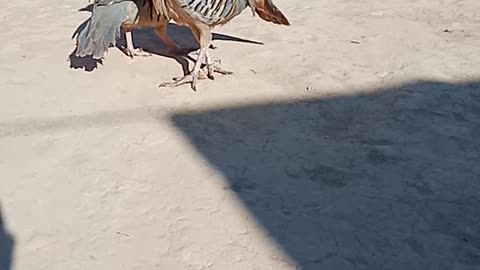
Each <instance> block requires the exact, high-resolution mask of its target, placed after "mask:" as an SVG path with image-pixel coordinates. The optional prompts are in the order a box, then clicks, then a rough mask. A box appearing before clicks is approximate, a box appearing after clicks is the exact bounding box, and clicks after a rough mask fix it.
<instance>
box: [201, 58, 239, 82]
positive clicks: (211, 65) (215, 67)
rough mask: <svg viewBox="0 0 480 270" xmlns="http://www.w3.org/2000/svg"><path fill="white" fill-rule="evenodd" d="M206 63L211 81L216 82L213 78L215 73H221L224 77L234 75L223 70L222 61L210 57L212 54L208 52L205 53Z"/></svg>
mask: <svg viewBox="0 0 480 270" xmlns="http://www.w3.org/2000/svg"><path fill="white" fill-rule="evenodd" d="M205 61H206V62H207V77H208V78H209V79H210V80H215V77H214V76H213V73H214V72H217V73H220V74H222V75H231V74H233V72H232V71H228V70H224V69H223V68H221V67H220V60H213V59H212V58H211V57H210V54H209V53H208V51H206V52H205Z"/></svg>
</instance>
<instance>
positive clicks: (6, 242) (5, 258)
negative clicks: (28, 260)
mask: <svg viewBox="0 0 480 270" xmlns="http://www.w3.org/2000/svg"><path fill="white" fill-rule="evenodd" d="M13 247H14V239H13V236H12V235H11V234H10V233H8V231H7V230H6V228H5V224H4V222H3V217H2V209H1V205H0V269H1V270H10V269H11V267H12V261H13Z"/></svg>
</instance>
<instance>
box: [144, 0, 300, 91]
mask: <svg viewBox="0 0 480 270" xmlns="http://www.w3.org/2000/svg"><path fill="white" fill-rule="evenodd" d="M150 1H151V2H152V5H153V6H155V7H156V8H157V9H161V8H162V7H166V10H167V12H168V17H169V18H172V19H173V20H174V21H176V22H177V23H179V24H183V25H187V26H188V27H190V29H191V30H192V33H193V35H194V36H195V38H196V39H197V41H198V42H199V43H200V50H199V54H198V59H197V61H196V62H195V66H194V67H193V70H192V72H191V73H190V74H189V75H186V76H185V77H183V78H182V79H180V80H178V81H176V82H174V83H162V84H161V85H160V86H179V85H182V84H184V83H191V84H192V89H193V90H195V89H196V81H197V78H198V74H199V72H200V66H201V64H202V62H203V60H204V59H205V60H206V62H207V68H208V74H207V76H208V77H209V78H210V79H213V72H214V71H216V72H219V73H222V74H231V72H228V71H225V70H223V69H221V68H220V67H218V66H217V65H215V64H214V63H212V61H211V58H210V56H209V53H208V51H207V48H208V46H210V41H211V38H212V35H211V33H210V31H211V29H212V28H213V27H215V26H217V25H222V24H225V23H227V22H229V21H230V20H232V19H233V18H234V17H236V16H237V15H239V14H240V13H241V12H242V11H243V10H245V9H246V8H247V7H249V8H250V9H251V10H252V13H253V15H255V14H258V15H259V16H260V18H262V19H264V20H265V21H268V22H272V23H275V24H282V25H290V23H289V22H288V20H287V18H286V17H285V15H283V13H282V12H281V11H280V10H279V9H278V8H277V7H276V6H275V5H274V4H273V3H272V1H271V0H150Z"/></svg>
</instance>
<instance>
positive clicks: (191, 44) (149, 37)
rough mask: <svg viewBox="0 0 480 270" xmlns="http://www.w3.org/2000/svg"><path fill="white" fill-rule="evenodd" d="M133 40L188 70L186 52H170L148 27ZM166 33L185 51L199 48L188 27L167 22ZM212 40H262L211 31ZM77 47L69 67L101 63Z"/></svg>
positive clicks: (121, 40)
mask: <svg viewBox="0 0 480 270" xmlns="http://www.w3.org/2000/svg"><path fill="white" fill-rule="evenodd" d="M92 10H93V4H89V5H87V6H86V7H84V8H81V9H79V10H78V11H80V12H90V13H91V12H92ZM88 20H89V19H87V20H85V21H84V22H82V23H81V24H80V25H79V26H77V28H76V29H75V31H74V32H73V34H72V36H71V38H72V39H76V37H77V36H78V34H79V33H80V32H81V31H82V30H83V29H85V27H86V26H87V23H88ZM132 35H133V40H134V44H135V47H137V48H142V49H143V50H144V51H146V52H149V53H151V54H152V55H157V56H162V57H166V58H171V59H173V60H175V61H176V62H177V63H178V64H180V66H181V67H182V70H183V73H184V74H187V73H188V72H189V69H188V61H187V60H192V59H190V58H189V57H188V56H187V55H186V54H185V55H177V54H173V53H170V52H169V51H168V49H167V46H166V45H165V44H164V43H163V42H162V41H161V40H160V38H158V37H157V36H156V34H155V32H154V31H153V29H152V28H150V27H145V28H139V29H136V30H134V31H133V32H132ZM168 35H169V36H170V37H171V38H172V40H174V41H175V42H176V43H178V44H179V45H180V47H181V48H182V49H184V50H185V51H186V52H188V51H193V50H196V49H198V48H199V45H198V43H197V42H196V40H195V39H194V37H193V35H192V32H191V31H190V29H189V28H188V27H185V26H181V25H177V24H175V23H169V24H168ZM212 40H213V41H215V40H222V41H233V42H242V43H249V44H255V45H263V43H262V42H259V41H253V40H249V39H244V38H239V37H234V36H230V35H224V34H219V33H212ZM111 47H116V48H117V49H120V50H121V51H122V52H124V50H123V49H122V48H124V47H126V41H125V35H124V33H123V31H122V32H121V34H120V37H119V39H118V40H117V44H116V45H115V46H111ZM76 50H77V48H76V47H75V48H74V49H73V51H72V52H71V53H70V55H69V63H70V68H72V69H83V70H85V71H87V72H91V71H93V70H95V69H96V68H98V66H99V65H103V60H102V59H94V58H93V57H91V56H86V57H77V56H76V55H75V53H76Z"/></svg>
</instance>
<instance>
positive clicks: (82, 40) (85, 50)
mask: <svg viewBox="0 0 480 270" xmlns="http://www.w3.org/2000/svg"><path fill="white" fill-rule="evenodd" d="M129 4H133V2H119V3H118V2H117V3H114V4H110V5H95V6H94V8H93V11H92V16H91V17H90V19H88V21H87V22H86V25H85V27H84V28H83V29H82V30H80V32H79V33H78V36H77V50H76V52H75V56H77V57H85V56H89V55H91V56H92V57H93V58H94V59H100V58H102V57H103V55H104V54H105V52H106V51H107V50H108V48H109V47H110V45H113V46H115V45H116V43H117V38H118V37H119V36H120V28H121V26H122V24H123V22H125V21H126V20H127V19H128V18H129V8H128V5H129Z"/></svg>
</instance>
